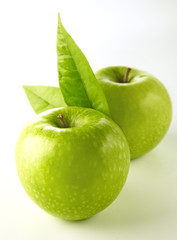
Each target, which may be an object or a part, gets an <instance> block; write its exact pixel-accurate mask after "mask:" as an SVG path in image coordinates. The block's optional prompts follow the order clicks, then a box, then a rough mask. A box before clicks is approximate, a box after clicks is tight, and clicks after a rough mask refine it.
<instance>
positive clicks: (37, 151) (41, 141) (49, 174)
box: [16, 107, 130, 220]
mask: <svg viewBox="0 0 177 240" xmlns="http://www.w3.org/2000/svg"><path fill="white" fill-rule="evenodd" d="M59 114H62V115H63V117H64V118H65V121H66V122H67V124H68V126H69V127H68V128H63V127H62V126H61V122H60V120H59V119H57V116H58V115H59ZM129 164H130V152H129V147H128V143H127V140H126V138H125V136H124V134H123V132H122V130H121V129H120V128H119V127H118V126H117V124H115V123H114V122H113V121H112V120H111V119H110V118H108V117H106V116H105V115H104V114H102V113H100V112H98V111H96V110H93V109H90V108H81V107H64V108H57V109H52V110H47V111H46V112H44V113H42V114H40V115H38V117H37V119H36V120H34V121H31V122H29V123H27V125H26V126H25V127H24V128H23V130H22V132H21V134H20V136H19V138H18V141H17V144H16V168H17V172H18V175H19V178H20V181H21V183H22V185H23V187H24V189H25V191H26V193H27V194H28V195H29V197H30V198H31V199H32V200H33V201H34V202H35V203H36V204H37V205H38V206H40V207H41V208H42V209H44V210H45V211H46V212H48V213H50V214H51V215H54V216H56V217H60V218H63V219H66V220H81V219H85V218H88V217H90V216H92V215H94V214H96V213H98V212H100V211H102V210H103V209H104V208H106V207H107V206H108V205H110V204H111V203H112V202H113V200H114V199H115V198H116V197H117V195H118V194H119V192H120V191H121V189H122V187H123V185H124V183H125V181H126V178H127V174H128V170H129Z"/></svg>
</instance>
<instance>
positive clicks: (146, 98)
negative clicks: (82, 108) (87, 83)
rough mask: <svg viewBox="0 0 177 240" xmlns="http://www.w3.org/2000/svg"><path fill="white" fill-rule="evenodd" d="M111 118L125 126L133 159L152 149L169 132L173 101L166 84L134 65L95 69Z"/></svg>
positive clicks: (122, 127)
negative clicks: (132, 66) (135, 67)
mask: <svg viewBox="0 0 177 240" xmlns="http://www.w3.org/2000/svg"><path fill="white" fill-rule="evenodd" d="M96 78H97V79H98V81H99V83H100V85H101V87H102V89H103V91H104V93H105V96H106V99H107V102H108V105H109V109H110V113H111V117H112V119H113V120H114V121H115V122H116V123H117V124H118V125H119V126H120V128H121V129H122V130H123V132H124V134H125V136H126V138H127V140H128V143H129V147H130V155H131V159H134V158H137V157H139V156H142V155H143V154H145V153H147V152H149V151H150V150H152V149H153V148H154V147H155V146H157V144H158V143H159V142H160V141H161V140H162V138H163V137H164V135H165V133H166V132H167V130H168V128H169V125H170V122H171V118H172V104H171V100H170V97H169V94H168V92H167V90H166V88H165V87H164V86H163V84H162V83H161V82H160V81H159V80H158V79H157V78H155V77H154V76H152V75H151V74H149V73H147V72H145V71H141V70H138V69H134V68H127V67H124V66H112V67H106V68H103V69H100V70H99V71H97V72H96Z"/></svg>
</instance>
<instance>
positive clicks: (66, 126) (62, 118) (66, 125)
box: [57, 114, 68, 128]
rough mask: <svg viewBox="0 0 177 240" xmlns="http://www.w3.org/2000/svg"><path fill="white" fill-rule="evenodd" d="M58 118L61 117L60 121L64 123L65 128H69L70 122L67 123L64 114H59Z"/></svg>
mask: <svg viewBox="0 0 177 240" xmlns="http://www.w3.org/2000/svg"><path fill="white" fill-rule="evenodd" d="M57 118H58V119H60V122H61V123H62V125H63V127H64V128H68V124H67V123H66V121H65V119H64V117H63V115H62V114H59V115H58V116H57Z"/></svg>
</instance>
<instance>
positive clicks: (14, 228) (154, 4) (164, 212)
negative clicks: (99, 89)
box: [0, 0, 177, 240]
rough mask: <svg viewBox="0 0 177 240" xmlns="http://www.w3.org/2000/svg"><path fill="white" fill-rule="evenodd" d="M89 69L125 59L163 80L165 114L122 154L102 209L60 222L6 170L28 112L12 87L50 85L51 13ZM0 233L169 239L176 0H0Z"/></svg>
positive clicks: (176, 116) (173, 217) (176, 113)
mask: <svg viewBox="0 0 177 240" xmlns="http://www.w3.org/2000/svg"><path fill="white" fill-rule="evenodd" d="M58 12H60V13H61V18H62V22H63V24H64V26H65V27H66V29H67V30H68V32H69V33H70V34H71V36H72V37H73V38H74V40H75V41H76V43H77V44H78V45H79V46H80V48H81V49H82V51H83V52H84V53H85V55H86V57H87V58H88V60H89V62H90V65H91V66H92V68H93V70H94V71H96V70H97V69H99V68H101V67H104V66H108V65H126V66H127V65H128V66H131V67H136V68H139V69H143V70H146V71H149V72H150V73H152V74H154V75H155V76H156V77H158V78H159V79H160V80H161V81H162V82H163V83H164V85H165V86H166V88H167V89H168V91H169V93H170V95H171V99H172V102H173V121H172V124H171V127H170V129H169V131H168V134H167V135H166V137H165V138H164V139H163V141H162V142H161V143H160V144H159V145H158V147H156V148H155V149H154V150H153V151H152V152H150V153H148V154H147V155H145V156H144V157H142V158H139V159H137V160H134V161H132V162H131V167H130V173H129V176H128V179H127V182H126V185H125V187H124V189H123V191H122V192H121V194H120V195H119V197H118V198H117V200H116V201H115V202H114V203H113V204H112V205H111V206H110V207H108V208H107V209H106V210H105V211H103V212H101V213H99V214H98V215H96V216H94V217H92V218H90V219H88V220H85V221H79V222H66V221H63V220H60V219H56V218H54V217H51V216H50V215H48V214H46V213H45V212H43V211H42V210H41V209H39V208H38V207H37V206H36V205H35V204H34V203H33V202H32V201H31V200H30V199H29V198H28V197H27V195H26V194H25V192H24V191H23V189H22V187H21V185H20V182H19V180H18V177H17V173H16V170H15V159H14V149H15V142H16V139H17V136H18V134H19V132H20V130H21V128H22V126H23V125H24V123H25V122H26V121H27V120H29V119H30V118H33V117H34V116H35V114H34V112H33V110H32V109H31V107H30V105H29V103H28V101H27V98H26V96H25V94H24V92H23V90H22V88H21V86H22V85H23V84H27V85H53V86H58V76H57V64H56V61H57V56H56V33H57V14H58ZM0 83H1V90H0V104H1V116H0V123H1V124H0V138H1V160H0V161H1V164H0V239H1V240H11V239H18V240H22V239H23V240H24V239H25V240H28V239H34V240H46V239H52V240H55V239H61V240H65V239H67V240H68V239H70V240H81V239H82V240H87V239H89V240H90V239H93V240H96V239H103V240H104V239H110V240H114V239H120V240H134V239H135V240H142V239H143V240H146V239H151V240H158V239H160V240H166V239H169V240H176V239H177V227H176V225H177V188H176V184H177V150H176V149H177V124H176V123H177V1H176V0H145V1H143V0H135V1H131V0H124V1H119V0H118V1H116V0H115V1H114V0H108V1H104V0H100V1H96V0H85V1H84V0H82V1H77V0H74V1H73V0H70V1H67V0H63V1H59V0H58V1H52V0H51V1H45V0H43V1H38V0H36V1H34V0H31V1H24V0H23V1H19V0H16V1H8V0H6V1H5V0H4V1H3V0H1V1H0Z"/></svg>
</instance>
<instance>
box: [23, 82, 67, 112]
mask: <svg viewBox="0 0 177 240" xmlns="http://www.w3.org/2000/svg"><path fill="white" fill-rule="evenodd" d="M23 89H24V91H25V93H26V95H27V98H28V100H29V102H30V104H31V106H32V108H33V110H34V111H35V112H36V113H37V114H38V113H41V112H44V111H45V110H47V109H51V108H57V107H64V106H66V103H65V101H64V99H63V96H62V93H61V91H60V88H57V87H50V86H27V85H24V86H23Z"/></svg>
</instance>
